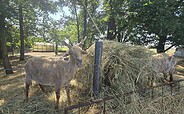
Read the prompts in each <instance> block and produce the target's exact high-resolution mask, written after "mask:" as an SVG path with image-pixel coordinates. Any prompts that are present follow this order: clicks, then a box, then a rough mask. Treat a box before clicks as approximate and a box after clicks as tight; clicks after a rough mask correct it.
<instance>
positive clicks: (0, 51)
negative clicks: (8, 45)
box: [0, 42, 3, 59]
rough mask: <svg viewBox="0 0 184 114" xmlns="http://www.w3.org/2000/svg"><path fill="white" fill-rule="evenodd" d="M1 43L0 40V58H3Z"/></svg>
mask: <svg viewBox="0 0 184 114" xmlns="http://www.w3.org/2000/svg"><path fill="white" fill-rule="evenodd" d="M1 45H2V44H1V42H0V59H2V58H3V56H2V55H3V53H2V49H1Z"/></svg>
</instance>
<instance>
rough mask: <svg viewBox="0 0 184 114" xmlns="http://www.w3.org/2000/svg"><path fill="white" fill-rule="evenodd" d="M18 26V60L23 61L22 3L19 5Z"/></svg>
mask: <svg viewBox="0 0 184 114" xmlns="http://www.w3.org/2000/svg"><path fill="white" fill-rule="evenodd" d="M19 26H20V42H21V45H20V60H24V31H23V14H22V1H21V2H20V3H19Z"/></svg>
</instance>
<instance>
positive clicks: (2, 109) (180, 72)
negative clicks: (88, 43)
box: [0, 49, 184, 114]
mask: <svg viewBox="0 0 184 114" xmlns="http://www.w3.org/2000/svg"><path fill="white" fill-rule="evenodd" d="M106 50H108V49H106ZM112 53H116V52H113V51H112ZM132 54H133V53H132ZM25 55H26V59H25V61H19V57H18V56H15V57H10V60H11V63H12V65H13V68H14V69H15V70H14V72H15V73H14V74H11V75H8V76H6V75H5V74H4V73H3V68H2V65H0V114H1V113H2V114H26V113H30V114H62V113H63V109H62V108H63V107H64V106H67V97H66V92H65V90H64V89H62V90H61V97H60V107H61V108H60V109H59V110H57V111H56V110H55V109H54V104H55V92H54V88H53V87H50V86H46V88H45V91H46V92H45V93H43V92H42V91H41V90H40V88H39V85H38V84H36V83H35V82H34V81H33V84H32V86H31V87H30V89H31V91H30V98H29V102H27V103H26V102H25V101H24V100H25V84H24V81H25V72H24V69H23V68H24V65H25V63H26V61H27V60H28V58H31V57H33V56H36V57H39V56H42V57H57V56H55V53H54V52H50V53H37V52H31V53H26V54H25ZM86 57H89V55H87V56H86ZM112 57H113V56H112ZM115 59H118V58H115V57H114V59H113V60H114V61H115ZM85 62H89V63H90V62H91V61H88V60H85ZM106 62H107V61H106ZM115 62H118V61H115ZM127 62H131V61H127ZM108 64H109V66H108V68H111V66H110V63H108ZM116 65H117V66H115V67H117V68H118V67H119V66H118V64H116ZM86 67H88V68H90V67H91V66H86ZM104 67H105V66H104ZM106 67H107V66H106ZM125 67H126V66H125ZM132 67H133V66H132ZM81 70H83V71H84V70H85V68H82V69H81ZM109 70H111V69H109ZM81 73H85V74H83V75H86V73H88V74H89V73H90V71H88V72H78V75H81ZM116 73H120V72H118V71H117V72H116ZM81 77H83V76H81ZM85 78H87V79H85V80H89V79H91V77H88V76H87V77H85ZM79 79H80V80H81V81H82V79H81V78H79ZM116 79H117V77H115V80H113V81H112V82H111V83H115V81H116ZM177 79H184V62H183V61H181V62H179V63H178V64H177V65H176V72H175V74H174V80H177ZM85 83H86V82H85ZM87 84H88V85H83V84H82V83H81V82H79V80H78V79H77V78H76V79H74V80H72V81H71V82H70V85H71V99H74V100H72V103H71V104H72V105H74V104H78V103H81V102H84V101H87V100H90V99H92V97H91V93H90V92H91V88H88V91H87V90H86V88H85V87H86V86H90V85H89V84H90V83H89V82H88V83H87ZM91 86H92V85H91ZM112 86H115V85H112ZM127 86H128V85H127ZM166 91H167V90H166ZM182 91H184V90H182ZM163 100H164V102H162V98H161V97H157V98H155V99H154V100H151V99H148V100H146V99H145V100H137V101H135V102H133V103H130V104H127V105H124V106H123V108H122V107H121V106H119V107H117V105H116V103H117V102H118V100H113V101H112V102H110V103H109V104H107V107H106V110H107V113H108V114H109V113H113V114H114V113H117V114H119V113H122V109H123V110H124V113H125V114H130V113H131V114H135V112H136V114H141V113H147V114H162V112H163V111H164V112H165V113H171V112H173V113H178V114H182V112H183V109H184V105H183V103H184V94H179V95H176V96H170V95H168V96H166V97H164V98H163ZM161 105H162V106H163V107H165V108H162V109H161V108H160V106H161ZM101 106H102V104H100V105H95V106H91V107H87V108H84V109H83V110H81V114H86V113H88V114H94V113H100V112H101V109H102V108H101ZM112 108H116V110H110V109H112ZM108 109H109V110H108ZM119 109H121V110H119ZM113 111H115V112H113ZM130 111H132V112H130ZM75 112H76V111H75V110H74V111H73V113H75ZM148 112H149V113H148Z"/></svg>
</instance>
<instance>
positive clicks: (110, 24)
mask: <svg viewBox="0 0 184 114" xmlns="http://www.w3.org/2000/svg"><path fill="white" fill-rule="evenodd" d="M115 29H116V26H115V19H114V17H110V19H109V22H108V30H107V39H108V40H114V39H115V36H114V32H115Z"/></svg>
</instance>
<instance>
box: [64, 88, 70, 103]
mask: <svg viewBox="0 0 184 114" xmlns="http://www.w3.org/2000/svg"><path fill="white" fill-rule="evenodd" d="M65 90H66V95H67V99H68V104H69V105H70V104H71V99H70V89H69V85H66V86H65Z"/></svg>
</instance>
